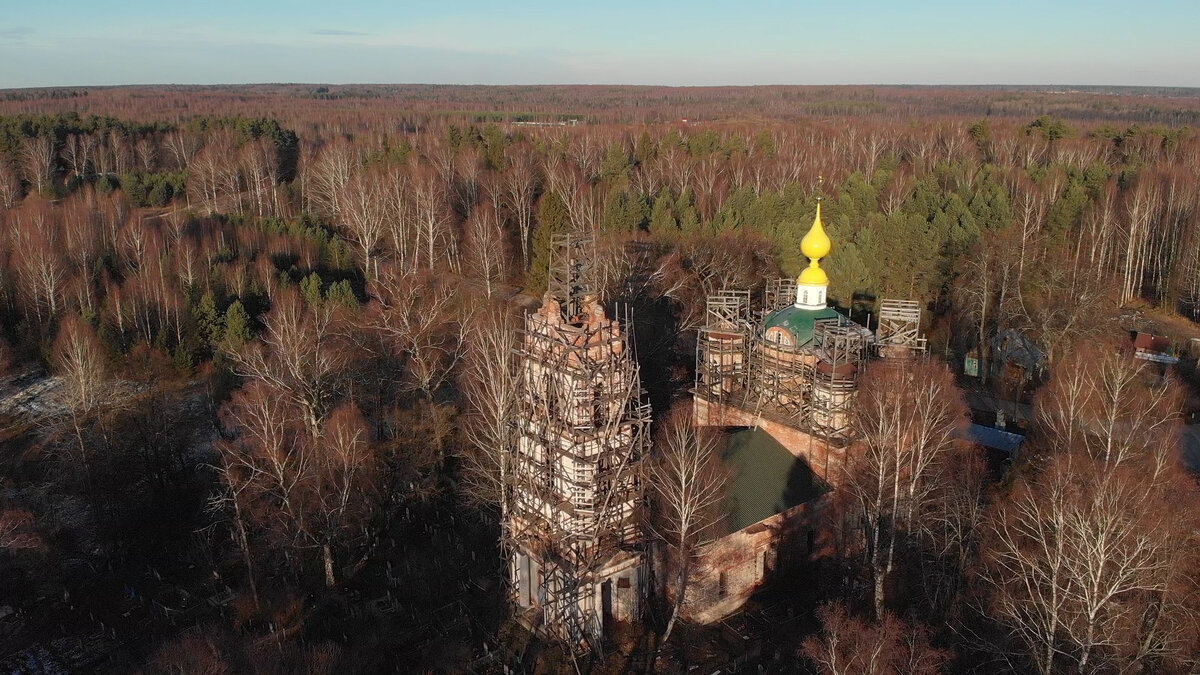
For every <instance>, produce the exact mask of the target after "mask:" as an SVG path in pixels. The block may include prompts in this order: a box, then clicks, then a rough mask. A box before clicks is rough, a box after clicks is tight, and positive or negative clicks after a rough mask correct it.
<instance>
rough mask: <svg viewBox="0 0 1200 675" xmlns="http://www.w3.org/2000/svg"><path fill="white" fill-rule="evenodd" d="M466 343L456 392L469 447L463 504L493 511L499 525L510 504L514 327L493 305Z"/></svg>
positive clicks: (516, 397)
mask: <svg viewBox="0 0 1200 675" xmlns="http://www.w3.org/2000/svg"><path fill="white" fill-rule="evenodd" d="M467 338H468V342H467V348H466V354H465V357H464V360H463V364H464V368H463V371H464V372H463V382H462V388H463V393H464V395H465V396H466V400H467V407H466V416H465V420H464V426H463V429H464V432H465V436H466V439H467V441H468V443H469V446H467V448H465V449H464V452H463V463H464V471H463V477H464V482H465V484H466V486H467V494H468V496H469V498H470V499H472V500H473V501H475V502H478V503H480V504H483V505H486V506H489V507H495V508H498V509H499V513H500V522H501V523H502V524H503V523H505V522H507V518H506V516H507V513H508V507H509V500H510V499H511V489H512V481H513V462H514V461H515V457H516V455H515V454H514V449H515V447H516V443H517V427H516V415H517V406H518V404H519V402H520V378H519V377H518V372H517V367H518V361H519V359H518V356H517V347H518V346H519V344H518V332H517V325H516V322H515V321H514V317H513V315H512V313H511V312H510V311H509V310H508V308H507V307H506V306H505V305H495V306H492V307H489V308H487V309H485V310H483V311H481V312H479V313H478V314H477V315H476V318H475V320H474V321H473V322H472V324H471V330H470V331H469V332H468V333H467Z"/></svg>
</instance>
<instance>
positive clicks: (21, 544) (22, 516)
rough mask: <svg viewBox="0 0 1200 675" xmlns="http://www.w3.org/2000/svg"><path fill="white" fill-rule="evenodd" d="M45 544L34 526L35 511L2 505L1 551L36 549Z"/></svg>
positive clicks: (0, 510) (0, 525) (0, 520)
mask: <svg viewBox="0 0 1200 675" xmlns="http://www.w3.org/2000/svg"><path fill="white" fill-rule="evenodd" d="M44 546H45V543H44V542H43V541H42V538H41V537H40V536H39V535H38V533H37V529H36V528H35V527H34V519H33V513H31V512H30V511H27V510H26V509H18V508H6V507H0V551H19V550H29V549H33V550H36V549H41V548H43V547H44Z"/></svg>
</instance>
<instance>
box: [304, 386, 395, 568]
mask: <svg viewBox="0 0 1200 675" xmlns="http://www.w3.org/2000/svg"><path fill="white" fill-rule="evenodd" d="M314 454H315V458H314V462H313V471H314V480H311V481H308V482H306V484H305V487H306V492H308V493H309V494H308V504H307V505H308V508H309V510H310V511H311V512H312V513H311V515H310V517H309V521H308V522H309V523H310V524H312V525H313V526H314V527H313V529H314V531H313V532H312V533H311V534H310V536H311V537H312V538H313V539H314V540H315V542H316V543H318V544H319V545H320V547H321V559H322V562H323V566H324V569H325V585H326V586H328V587H329V588H333V587H334V586H335V585H336V584H337V576H336V574H335V572H334V564H333V562H334V550H335V548H337V547H338V545H339V544H342V543H344V542H345V541H347V540H348V539H351V538H353V537H355V536H356V535H357V534H358V533H361V532H363V525H364V524H365V523H366V520H367V518H368V517H369V516H370V515H371V513H372V512H373V507H374V505H375V502H376V486H377V481H376V475H377V474H378V472H379V469H380V462H379V455H378V453H377V452H375V450H374V448H373V446H372V443H371V442H370V438H369V435H368V429H367V424H366V421H365V420H363V417H362V414H361V413H360V412H359V410H358V408H357V407H356V406H355V405H354V404H353V403H350V402H346V403H343V404H342V405H340V406H338V407H337V408H336V409H334V410H333V411H332V412H331V413H330V414H329V416H328V418H327V419H326V420H325V421H324V425H323V427H322V429H321V436H320V438H318V439H317V443H316V451H315V453H314Z"/></svg>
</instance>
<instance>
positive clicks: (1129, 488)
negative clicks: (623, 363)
mask: <svg viewBox="0 0 1200 675" xmlns="http://www.w3.org/2000/svg"><path fill="white" fill-rule="evenodd" d="M1196 124H1200V98H1198V97H1197V94H1196V92H1194V91H1190V90H1164V91H1140V90H1122V91H1085V90H1079V89H1070V90H1068V89H1066V88H1063V89H1061V90H1058V89H1044V90H1019V89H1000V88H995V89H992V88H966V89H954V88H939V87H919V88H917V87H914V88H906V87H876V88H872V87H844V88H843V87H812V88H803V87H748V88H652V87H501V88H489V87H440V86H404V87H386V86H329V87H316V86H301V85H277V86H258V87H159V88H152V87H121V88H90V89H82V88H79V89H74V90H19V91H7V92H0V376H2V378H3V379H2V380H0V450H2V453H0V573H2V574H3V578H4V579H6V582H5V583H4V584H3V585H2V586H3V587H2V588H0V606H2V607H0V659H4V660H0V669H3V668H8V669H9V670H12V671H14V672H43V671H42V670H36V668H38V667H41V666H39V665H38V664H39V663H41V664H43V665H45V664H51V663H57V664H61V667H63V668H69V669H72V670H74V671H78V672H90V671H96V670H100V671H110V672H130V671H136V672H145V673H199V672H204V673H226V672H289V673H290V672H308V673H335V672H338V673H340V672H391V671H394V670H400V671H410V670H413V671H418V672H420V671H442V670H444V671H451V672H460V671H466V670H469V669H477V670H481V671H485V672H491V671H492V670H495V671H496V672H499V669H500V668H501V667H502V664H507V666H509V667H513V668H516V669H519V670H520V669H524V670H530V671H532V670H535V669H538V670H540V671H542V672H557V671H558V670H560V669H561V670H571V669H589V670H591V671H593V672H623V671H626V670H631V669H635V668H639V667H640V668H643V669H644V668H651V667H658V668H662V669H665V670H671V669H676V668H678V669H682V670H686V668H687V667H688V666H689V665H694V664H697V663H701V662H703V659H702V657H701V656H698V655H699V654H703V653H707V652H705V651H704V650H705V649H706V645H711V644H712V643H713V642H714V641H719V640H718V637H719V631H720V630H721V629H720V628H713V627H704V626H685V627H682V628H679V629H676V631H675V633H674V635H673V636H672V640H674V641H676V642H677V643H679V644H678V645H676V646H673V648H672V649H670V650H663V649H659V647H660V646H659V645H657V644H656V643H655V639H656V638H655V636H656V635H660V634H661V628H662V625H663V624H664V623H665V615H666V612H663V611H659V609H658V608H651V610H650V615H649V616H648V617H647V620H646V626H645V627H631V628H630V633H629V635H625V636H619V637H618V638H614V645H613V646H612V648H611V649H609V650H607V651H606V652H605V653H594V654H591V655H589V656H588V657H587V659H586V660H583V661H580V660H575V661H572V659H571V658H570V653H569V650H564V649H563V648H562V647H561V646H560V645H554V644H541V645H537V644H533V643H531V641H530V639H529V637H528V636H525V635H521V634H520V630H519V629H518V628H517V627H516V626H514V624H513V623H512V622H511V621H509V620H508V618H507V614H506V605H505V598H506V589H505V584H506V572H505V570H504V569H503V557H502V553H501V546H502V543H501V541H500V537H499V534H498V526H497V522H498V513H497V510H496V506H495V503H494V502H493V501H491V500H489V499H488V491H487V490H486V489H482V488H481V485H483V484H486V483H487V482H488V476H486V475H484V474H486V472H487V471H488V466H487V462H486V461H485V460H486V458H487V456H488V455H489V453H491V452H493V451H494V448H491V447H488V444H489V443H492V442H495V439H496V438H497V434H495V433H489V431H490V429H489V426H490V427H491V428H493V429H494V427H495V425H496V423H497V415H498V414H500V413H497V411H496V410H494V409H493V407H492V406H489V403H490V402H491V401H489V400H488V387H486V386H484V385H485V384H486V382H487V381H489V379H491V378H494V377H495V375H496V373H497V372H498V371H497V370H496V363H497V362H498V360H499V359H498V357H497V353H498V351H497V349H498V348H497V341H496V339H495V336H496V334H497V332H500V331H505V330H511V327H512V326H513V325H514V317H516V316H519V314H520V312H521V311H522V307H523V306H527V305H528V304H529V303H530V302H533V301H534V300H533V299H534V298H537V297H538V296H540V294H541V293H542V292H543V291H544V290H545V289H546V284H547V268H548V265H549V263H550V258H551V245H552V241H553V239H554V236H555V235H557V234H561V233H565V232H569V231H579V232H586V233H589V234H592V235H594V236H595V239H596V242H597V243H596V252H595V255H596V260H595V265H594V267H595V269H596V270H598V272H597V275H598V276H597V278H596V283H597V284H598V287H599V290H600V295H601V299H602V300H603V301H604V302H606V303H613V302H623V303H626V304H628V305H629V306H630V307H632V312H633V316H634V321H635V323H636V325H637V334H636V339H637V347H638V358H639V360H640V361H641V362H642V368H643V373H644V379H645V385H646V387H647V389H648V390H649V397H650V400H651V402H652V403H653V404H654V407H655V413H656V416H662V417H664V418H665V417H666V415H665V413H666V411H667V410H668V409H669V408H670V407H671V406H672V404H673V403H675V402H677V401H678V400H680V399H684V398H686V397H687V396H688V387H689V386H690V385H691V382H692V369H693V367H694V348H695V346H694V345H695V331H696V329H697V328H699V327H700V326H701V325H702V324H703V321H704V312H705V305H704V302H705V298H706V297H707V296H708V295H709V294H710V293H713V292H715V291H718V290H720V289H722V288H750V289H752V290H753V291H754V292H755V293H756V294H758V293H761V290H762V288H763V286H764V284H765V283H766V282H767V281H769V280H771V279H774V278H776V277H779V276H795V275H796V274H798V273H799V271H800V269H801V268H802V267H803V264H804V258H803V256H802V255H801V253H800V246H799V242H800V238H801V237H803V235H804V234H805V232H806V231H807V230H808V228H809V225H810V224H811V222H812V214H813V212H814V211H815V208H816V204H817V200H818V198H822V199H823V206H822V209H823V214H824V218H825V224H826V228H827V230H828V232H829V235H830V237H831V238H832V239H833V241H834V242H835V244H834V250H833V253H832V254H831V256H830V257H829V258H828V259H827V260H826V261H825V268H826V269H827V270H828V274H829V277H830V279H831V286H830V299H831V301H832V303H833V304H836V305H837V306H838V307H840V308H841V309H843V310H844V311H846V312H848V313H851V314H852V315H853V316H856V317H867V316H869V315H871V314H872V313H873V312H875V310H876V308H877V303H878V300H879V299H880V298H883V297H898V298H911V299H914V300H919V301H920V302H921V303H922V304H923V306H925V307H926V308H927V309H928V311H927V313H926V315H927V319H928V320H927V322H926V325H925V326H924V330H925V331H926V332H927V333H928V335H929V338H930V353H931V357H930V360H931V362H935V363H936V366H933V365H931V366H930V367H929V369H927V370H929V372H928V373H926V374H924V375H919V376H914V378H915V379H913V380H911V381H904V382H900V381H896V380H895V378H892V379H889V377H888V376H887V375H886V374H880V375H876V376H874V377H871V378H868V385H869V387H874V389H870V388H869V390H868V392H867V395H866V398H867V399H869V400H872V401H876V402H877V403H878V404H879V406H881V409H882V408H883V407H886V406H887V405H901V404H902V402H903V401H902V400H901V399H903V398H904V397H903V396H901V397H900V399H897V395H896V392H905V391H910V390H911V387H916V386H919V385H921V384H922V382H925V381H927V385H928V387H935V385H936V387H937V389H936V390H937V391H938V392H940V393H939V396H940V397H942V398H944V399H945V400H947V401H951V402H955V401H959V400H960V399H961V397H962V393H961V392H960V391H959V388H960V387H971V388H975V389H977V390H979V391H984V392H988V393H990V394H992V395H995V396H1000V397H1004V398H1008V399H1011V400H1013V401H1016V402H1020V403H1028V404H1030V405H1031V406H1032V408H1031V409H1032V413H1031V416H1030V420H1029V422H1028V424H1027V425H1026V428H1024V429H1022V431H1023V432H1024V433H1026V434H1027V435H1028V441H1027V443H1026V446H1025V447H1024V448H1023V449H1022V453H1021V454H1020V455H1019V457H1018V458H1017V459H1016V460H1014V461H1013V462H1012V463H1011V464H1009V465H1006V466H1005V467H1003V468H995V467H993V468H992V470H991V471H989V470H988V467H987V466H985V465H984V464H983V463H982V462H944V463H942V464H938V463H936V462H934V463H933V464H930V465H929V467H932V468H928V467H925V466H924V465H922V468H921V471H919V472H918V471H915V470H913V471H909V470H906V469H904V468H903V467H900V466H899V464H898V462H899V460H897V459H895V458H892V459H890V460H889V459H887V457H885V456H884V455H886V453H884V455H880V459H879V462H878V463H877V465H875V466H874V467H873V468H872V471H874V473H872V474H871V476H872V477H873V478H874V479H877V480H878V479H880V477H881V476H885V475H887V476H893V477H898V476H901V475H903V476H905V477H914V476H919V477H920V483H919V485H918V481H917V479H916V478H913V481H912V484H911V485H910V486H909V488H910V489H909V490H908V493H907V495H908V496H907V498H906V499H899V498H898V497H897V498H895V499H892V500H891V501H890V505H888V504H885V503H883V501H881V500H876V501H874V502H872V501H871V500H870V499H866V498H865V497H863V495H865V494H866V492H864V491H858V492H855V491H853V490H852V491H850V492H849V493H848V495H850V496H851V497H852V496H854V495H858V496H859V497H860V499H859V500H858V501H857V502H856V503H854V504H850V505H849V506H848V507H847V508H848V509H850V512H852V513H858V514H859V522H860V523H862V524H861V526H860V527H859V528H858V529H857V530H855V531H857V532H860V533H867V534H875V535H880V534H882V535H886V536H887V538H888V539H889V541H890V544H889V545H888V547H887V549H886V550H887V556H888V560H887V567H886V574H881V572H880V571H881V569H882V568H881V567H880V562H879V560H878V558H877V556H876V555H875V554H876V553H877V552H879V551H880V550H882V549H880V547H879V545H878V544H876V545H875V546H873V547H867V548H869V549H870V550H869V552H868V553H867V554H865V555H858V556H854V557H852V558H849V559H845V560H827V561H819V562H814V563H812V565H811V566H810V569H808V570H807V572H806V573H805V575H804V576H803V577H797V578H795V579H790V580H786V583H783V584H781V585H780V589H779V590H777V591H776V596H774V597H772V598H771V600H770V601H771V602H772V603H776V606H784V607H786V608H787V616H788V617H791V618H792V620H793V621H792V623H790V624H787V625H782V626H771V625H758V626H750V625H747V626H742V629H743V630H746V631H750V632H754V634H755V635H756V639H762V640H765V641H766V644H770V645H774V649H773V651H772V652H771V653H764V656H763V660H762V664H763V667H764V668H768V669H773V671H779V672H794V671H801V672H822V673H915V672H921V673H934V672H1041V673H1047V674H1048V673H1057V672H1114V673H1115V672H1178V673H1186V672H1194V670H1195V669H1196V668H1197V667H1200V627H1198V623H1197V619H1196V616H1197V612H1200V587H1198V585H1197V581H1198V579H1200V576H1198V574H1200V534H1198V533H1200V527H1198V525H1200V523H1198V522H1197V518H1198V517H1200V508H1198V507H1200V495H1198V493H1197V486H1196V475H1195V473H1189V472H1188V470H1187V468H1186V467H1185V465H1184V464H1183V462H1182V452H1183V450H1182V449H1183V446H1184V438H1185V437H1186V436H1187V435H1188V433H1187V428H1186V427H1185V425H1184V422H1185V421H1186V420H1187V417H1188V415H1190V413H1191V412H1192V411H1193V410H1194V409H1195V408H1196V407H1197V405H1196V399H1197V392H1198V390H1197V389H1196V388H1195V385H1196V379H1195V377H1194V371H1195V358H1194V357H1191V358H1189V352H1188V351H1187V350H1188V348H1189V347H1190V339H1191V338H1193V337H1200V330H1198V327H1197V325H1196V324H1195V323H1194V320H1195V319H1197V318H1200V183H1198V182H1197V178H1196V176H1197V175H1198V174H1200V137H1197V134H1196V132H1195V130H1194V129H1193V127H1192V126H1189V125H1196ZM1130 330H1151V331H1155V332H1158V333H1160V334H1166V335H1168V336H1170V337H1171V338H1172V339H1173V340H1174V342H1175V343H1176V346H1177V353H1178V354H1179V355H1181V356H1183V357H1184V358H1183V360H1182V361H1181V363H1180V364H1179V365H1178V366H1177V367H1174V368H1171V369H1169V370H1167V371H1160V370H1156V369H1153V368H1152V367H1150V366H1145V365H1138V364H1139V363H1141V362H1138V361H1134V360H1132V359H1131V358H1129V356H1128V354H1127V353H1126V352H1127V349H1126V344H1125V343H1126V342H1127V341H1128V331H1130ZM1013 336H1017V338H1015V339H1019V340H1020V342H1021V344H1023V345H1028V350H1030V351H1036V352H1038V353H1039V354H1040V355H1042V358H1041V360H1040V361H1039V364H1040V365H1039V367H1038V368H1037V369H1035V370H1036V372H1031V373H1029V376H1028V377H1026V378H1023V379H1021V380H1019V381H1016V382H1013V381H1011V378H1006V377H1003V376H1000V375H997V376H996V377H994V378H990V377H989V375H990V374H991V373H993V372H999V371H998V370H997V369H996V368H994V367H992V362H993V361H1000V360H1002V359H1005V358H1009V356H1008V355H1007V352H1006V350H1005V345H1006V344H1009V343H1011V342H1012V341H1013V339H1014V338H1013ZM501 347H503V345H501ZM500 351H503V349H501V350H500ZM968 357H972V358H977V359H978V360H979V361H980V363H981V364H982V365H981V367H980V371H981V373H982V375H983V376H982V378H977V379H969V378H964V377H958V378H955V377H954V376H953V375H951V372H952V371H953V372H960V373H961V371H962V369H963V363H964V360H965V359H967V358H968ZM510 360H511V359H504V360H503V362H504V363H508V362H509V361H510ZM921 378H925V380H921ZM906 387H908V388H910V389H906ZM872 392H874V393H872ZM889 396H890V397H891V398H889ZM889 401H891V403H889ZM956 405H960V404H956ZM947 414H949V413H947ZM860 418H861V421H862V424H864V425H869V424H870V423H872V419H871V418H870V417H869V415H868V414H867V413H865V412H864V413H862V414H861V415H860ZM500 421H501V422H503V420H500ZM874 422H878V420H874ZM870 440H871V439H870V437H868V441H870ZM869 444H870V443H869ZM885 445H886V443H885V442H884V441H882V440H880V441H879V447H880V448H882V447H884V446H885ZM956 456H957V455H956ZM905 461H907V460H905ZM921 461H926V460H921ZM889 462H891V464H889ZM927 468H928V470H926V469H927ZM1193 468H1195V467H1193ZM856 478H858V479H862V480H865V479H866V477H864V476H858V477H856ZM897 481H898V479H897ZM898 492H899V490H898V489H897V494H898ZM848 498H849V497H848ZM885 577H886V578H885ZM884 581H886V587H885V584H884ZM639 631H640V632H639ZM656 631H659V632H656ZM755 631H756V632H755ZM714 635H718V637H714ZM647 654H651V655H657V660H653V658H652V657H648V656H646V655H647ZM398 664H401V665H398ZM45 667H47V668H49V667H50V666H45ZM21 668H26V669H28V670H27V671H22V670H21ZM46 672H56V671H50V670H47V671H46Z"/></svg>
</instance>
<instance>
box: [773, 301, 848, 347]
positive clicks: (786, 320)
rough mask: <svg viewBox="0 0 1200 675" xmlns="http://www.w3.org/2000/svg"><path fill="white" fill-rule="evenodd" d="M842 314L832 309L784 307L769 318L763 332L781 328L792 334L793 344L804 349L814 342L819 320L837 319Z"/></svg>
mask: <svg viewBox="0 0 1200 675" xmlns="http://www.w3.org/2000/svg"><path fill="white" fill-rule="evenodd" d="M839 316H841V315H840V314H838V311H837V310H836V309H834V308H832V307H826V308H824V309H800V308H799V307H796V306H792V307H784V308H783V309H781V310H779V311H778V312H773V313H772V314H770V315H768V316H767V320H766V322H764V323H763V331H764V332H765V331H766V330H767V329H768V328H775V327H779V328H782V329H784V330H786V331H787V332H789V333H791V334H792V344H793V345H794V346H796V347H803V346H804V345H806V344H808V343H809V341H811V340H812V336H813V325H814V324H815V323H816V321H817V319H836V318H838V317H839Z"/></svg>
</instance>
